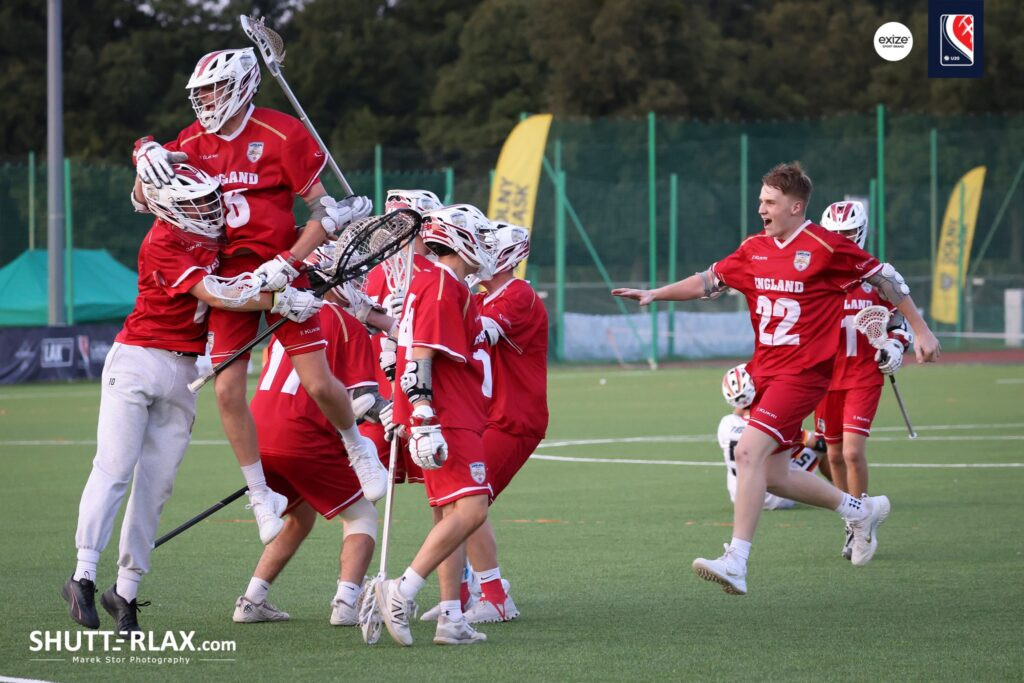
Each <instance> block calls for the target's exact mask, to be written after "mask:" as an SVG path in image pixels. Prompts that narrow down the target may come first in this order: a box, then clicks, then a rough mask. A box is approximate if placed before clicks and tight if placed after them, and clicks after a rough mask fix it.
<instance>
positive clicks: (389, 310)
mask: <svg viewBox="0 0 1024 683" xmlns="http://www.w3.org/2000/svg"><path fill="white" fill-rule="evenodd" d="M404 303H405V295H404V294H388V295H387V296H386V297H384V301H383V302H382V303H381V305H382V306H383V307H384V313H386V314H387V315H388V317H390V318H392V319H394V320H398V319H399V318H401V317H402V305H403V304H404Z"/></svg>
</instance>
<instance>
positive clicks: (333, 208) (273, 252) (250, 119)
mask: <svg viewBox="0 0 1024 683" xmlns="http://www.w3.org/2000/svg"><path fill="white" fill-rule="evenodd" d="M259 83H260V69H259V64H258V63H257V60H256V55H255V53H254V52H253V50H252V48H245V49H241V50H218V51H217V52H211V53H210V54H207V55H205V56H203V58H202V59H200V60H199V62H198V64H196V67H195V70H194V71H193V72H192V76H191V78H190V79H189V81H188V84H187V85H186V88H187V89H188V91H189V99H190V101H191V103H192V108H193V109H194V110H195V114H196V117H197V120H196V121H195V122H194V123H192V125H190V126H189V127H187V128H186V129H185V130H183V131H182V132H181V133H179V134H178V137H177V139H176V140H175V141H174V142H171V143H169V144H168V145H166V146H164V147H161V146H160V145H158V144H157V143H156V142H153V141H152V140H151V139H149V138H143V139H142V140H140V141H139V142H138V143H136V144H137V148H136V151H135V163H136V169H137V171H138V180H137V182H136V186H135V198H136V199H140V196H141V192H142V185H144V184H151V185H154V186H157V187H159V186H160V185H161V184H162V183H164V182H166V181H167V180H168V179H169V178H170V176H171V175H172V173H173V170H172V169H171V167H170V165H169V161H170V160H173V159H174V158H180V157H181V156H182V155H185V156H187V157H188V159H189V160H190V161H191V163H193V164H195V165H196V166H197V167H199V168H201V169H202V170H204V171H206V172H207V173H208V174H210V175H211V176H214V177H217V178H219V179H220V181H221V184H222V186H223V190H224V204H225V207H226V210H227V216H226V223H227V244H226V245H224V246H223V247H222V249H221V256H220V261H221V263H220V270H219V271H218V274H219V275H222V276H226V277H230V276H233V275H236V274H238V273H242V272H246V271H254V272H255V273H256V274H257V275H258V276H260V277H261V278H262V280H263V290H264V291H277V290H280V289H282V288H283V287H285V286H288V285H289V284H290V283H293V282H294V283H295V285H296V286H298V287H305V286H306V285H307V280H306V277H305V275H304V274H303V273H302V272H301V271H302V269H303V266H302V259H304V258H305V257H306V256H308V255H309V254H310V253H311V252H312V251H313V249H315V248H316V247H317V246H318V245H319V244H320V243H322V242H323V241H324V238H325V236H328V235H329V236H337V235H338V234H339V233H340V231H341V230H342V229H343V228H344V227H345V226H346V225H348V224H349V223H350V222H352V221H353V220H356V219H359V218H362V217H364V216H366V215H368V214H369V213H370V210H371V208H372V207H371V204H370V201H369V200H368V199H366V198H365V197H349V198H347V199H345V200H344V201H342V202H340V203H336V202H335V201H334V200H333V199H332V198H331V197H329V196H327V194H326V193H325V191H324V188H323V185H322V184H321V183H320V181H319V180H318V176H319V174H320V172H321V171H322V170H323V167H324V165H325V163H326V157H325V155H324V153H323V152H322V151H321V150H320V148H319V147H318V146H317V143H316V142H315V141H314V139H313V137H312V136H311V135H310V134H309V132H308V131H307V130H306V129H305V127H304V126H303V124H302V123H301V122H300V121H299V120H298V119H296V118H294V117H292V116H288V115H287V114H283V113H281V112H278V111H275V110H272V109H262V108H261V109H257V108H255V107H254V106H253V104H252V99H253V96H254V95H255V94H256V90H257V88H258V87H259ZM296 196H299V197H301V198H302V200H303V201H304V202H305V203H306V205H307V207H308V208H309V210H310V218H309V220H308V221H307V222H306V224H305V226H304V228H303V229H302V230H301V231H300V232H299V233H298V236H297V237H296V231H295V222H294V216H293V213H292V206H293V203H294V200H295V197H296ZM269 318H270V319H269V322H273V319H272V318H273V316H269ZM259 324H260V314H259V313H248V312H239V311H215V312H214V313H213V314H211V316H210V337H211V339H212V342H211V347H212V348H211V351H210V357H211V359H212V360H213V362H214V363H218V362H220V361H223V360H225V359H226V358H228V357H229V356H230V355H231V354H232V353H233V352H234V351H236V350H238V349H240V348H242V347H243V346H244V345H245V343H246V342H248V341H250V340H251V339H253V338H254V337H255V336H256V334H257V332H258V330H259ZM276 336H277V339H278V341H280V342H281V344H282V345H283V346H284V349H285V352H286V353H287V354H288V356H289V357H290V358H291V361H292V364H293V366H294V368H295V371H296V372H297V373H298V376H299V379H300V381H301V383H302V386H303V387H304V388H305V389H306V391H307V392H309V395H310V396H311V397H312V398H313V400H314V401H316V403H317V405H318V406H320V409H321V410H322V411H323V413H324V415H326V416H327V418H328V419H329V420H330V421H331V424H333V425H334V426H335V427H337V428H338V430H339V431H340V432H341V434H342V437H343V438H344V439H345V445H346V450H347V452H348V457H349V460H350V461H351V463H352V466H353V468H354V469H355V471H356V474H357V475H358V476H359V480H360V482H362V485H363V492H364V494H365V495H366V497H367V498H369V499H370V500H377V499H379V498H380V497H382V496H383V495H384V491H385V488H386V486H387V471H386V470H385V469H384V468H383V467H382V466H381V464H380V459H379V458H378V457H377V455H376V449H375V448H374V447H373V444H372V443H371V442H370V441H369V440H368V439H366V438H365V437H363V436H362V435H361V434H360V433H359V430H358V429H357V428H356V425H355V418H354V416H353V413H352V405H351V403H350V401H349V398H348V393H347V391H346V390H345V387H344V386H343V385H342V384H341V383H340V382H339V381H338V380H337V379H336V378H335V377H334V375H332V374H331V371H330V367H329V366H328V363H327V357H326V354H325V352H324V349H325V346H326V342H325V341H324V338H323V334H322V332H321V330H320V324H319V319H318V318H311V319H309V320H307V321H306V322H305V323H302V324H291V323H287V324H285V325H283V326H282V327H281V328H280V330H279V331H278V332H277V335H276ZM247 357H248V354H246V355H245V356H244V357H242V358H241V359H240V361H241V362H238V363H235V364H233V365H231V366H229V367H227V368H225V369H224V370H223V371H222V372H221V373H220V374H219V375H218V376H217V381H216V385H215V386H216V389H215V391H216V394H217V404H218V407H219V409H220V414H221V421H222V422H223V425H224V432H225V434H226V435H227V437H228V441H229V442H230V443H231V447H232V449H233V450H234V452H235V456H236V458H237V459H238V462H239V464H240V465H241V466H242V471H243V472H244V474H245V480H246V483H247V484H248V487H249V500H250V503H251V506H252V508H253V512H254V514H255V515H256V520H257V522H258V524H259V531H260V540H262V541H263V543H269V542H270V541H272V540H273V539H274V537H275V536H276V535H277V533H278V532H279V531H280V530H281V527H282V525H283V521H282V520H281V518H280V514H281V512H282V511H283V510H284V506H285V504H286V502H287V501H286V500H285V498H284V497H283V496H280V495H277V494H275V493H273V492H272V491H269V490H268V489H267V487H266V478H265V474H264V472H263V468H262V465H261V464H260V459H259V447H258V443H257V435H256V427H255V425H254V424H253V418H252V414H251V413H250V412H249V406H248V403H247V400H246V366H247V363H246V362H245V361H246V360H247Z"/></svg>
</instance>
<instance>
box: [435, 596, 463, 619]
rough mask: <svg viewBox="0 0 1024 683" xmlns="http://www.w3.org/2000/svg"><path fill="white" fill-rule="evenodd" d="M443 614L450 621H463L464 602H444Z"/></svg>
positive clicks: (442, 603) (442, 604)
mask: <svg viewBox="0 0 1024 683" xmlns="http://www.w3.org/2000/svg"><path fill="white" fill-rule="evenodd" d="M440 607H441V614H442V615H444V618H445V619H447V620H448V621H462V602H461V601H459V600H442V601H441V605H440Z"/></svg>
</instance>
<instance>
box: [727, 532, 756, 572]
mask: <svg viewBox="0 0 1024 683" xmlns="http://www.w3.org/2000/svg"><path fill="white" fill-rule="evenodd" d="M750 545H751V544H750V541H744V540H743V539H742V538H736V537H735V536H733V539H732V540H731V541H730V542H729V549H730V550H732V554H733V555H734V556H735V557H736V559H737V560H739V561H740V565H741V566H742V567H743V568H746V566H747V560H748V559H750Z"/></svg>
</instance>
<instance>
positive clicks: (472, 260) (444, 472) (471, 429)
mask: <svg viewBox="0 0 1024 683" xmlns="http://www.w3.org/2000/svg"><path fill="white" fill-rule="evenodd" d="M423 219H424V220H423V227H422V228H421V231H420V235H421V236H422V238H423V242H424V244H426V246H427V248H429V249H430V250H431V251H432V252H434V253H435V254H436V255H437V263H436V264H433V265H431V266H429V267H427V268H423V269H422V270H420V271H419V272H418V273H416V274H415V276H414V277H413V280H412V284H411V285H410V287H409V291H408V293H407V294H406V297H405V304H404V307H403V313H402V320H401V322H400V323H399V331H398V367H399V368H401V369H402V375H401V379H400V384H401V388H402V391H401V392H398V394H397V395H396V396H395V397H394V399H395V422H396V424H402V425H403V428H404V430H405V431H406V432H407V433H408V435H409V451H410V454H411V457H412V459H413V460H414V461H415V462H416V463H417V464H418V465H419V466H420V467H421V468H423V470H424V472H423V475H424V484H425V488H426V493H427V500H428V502H429V503H430V505H431V507H432V508H433V513H434V527H433V528H432V529H431V531H430V533H429V534H427V538H426V540H425V541H424V542H423V545H422V546H421V547H420V549H419V552H418V553H417V554H416V557H415V558H414V559H413V561H412V564H411V565H410V566H409V568H408V569H406V570H405V573H404V574H403V575H402V576H401V577H400V578H397V579H393V580H390V581H381V582H378V583H377V584H376V587H375V590H376V593H375V597H376V603H377V608H378V611H379V613H380V616H381V619H382V620H383V622H384V625H385V626H386V627H387V629H388V632H389V633H390V634H391V637H392V638H394V639H395V641H397V642H398V643H400V644H402V645H412V632H411V631H410V629H409V618H410V616H411V615H412V614H414V613H415V611H416V605H415V602H414V600H415V598H416V593H417V592H418V591H419V590H420V588H422V587H423V584H424V582H425V581H426V577H427V576H428V575H429V574H430V573H431V572H432V571H434V570H435V569H437V570H438V579H439V582H440V585H441V614H440V616H439V617H438V621H437V629H436V632H435V635H434V642H435V643H438V644H447V645H461V644H469V643H475V642H479V641H483V640H486V636H485V635H484V634H482V633H478V632H477V631H476V630H474V629H473V627H472V626H470V625H469V623H468V622H467V621H466V619H465V616H464V615H463V613H462V605H461V602H460V599H459V579H460V575H461V573H462V569H463V567H464V566H465V563H466V555H465V550H464V545H463V544H464V543H465V541H466V539H467V538H469V536H470V535H471V534H472V533H473V532H474V531H476V529H477V528H478V527H479V526H480V525H481V524H483V522H484V520H486V519H487V505H488V500H489V496H491V495H492V493H493V491H492V489H491V486H490V483H489V482H488V468H487V461H486V458H485V455H484V445H483V440H482V438H481V435H482V433H483V431H484V426H485V425H486V422H487V407H486V403H485V401H486V400H487V399H489V398H490V396H491V358H490V354H489V352H488V349H487V344H486V342H485V341H484V339H485V335H484V331H483V328H482V327H481V323H480V314H479V312H478V310H477V306H476V302H475V301H474V298H473V296H472V294H471V293H470V291H469V287H468V286H467V285H466V282H465V278H466V276H468V275H470V274H472V273H476V274H477V275H478V277H480V279H482V280H487V279H490V278H491V276H492V272H493V269H492V266H491V256H490V254H489V253H488V251H487V249H486V247H485V246H484V244H483V241H482V240H483V236H484V234H485V233H486V232H488V231H489V230H490V221H488V220H487V218H486V217H485V216H484V215H483V214H482V213H481V212H480V210H479V209H477V208H475V207H472V206H468V205H465V204H461V205H455V206H449V207H445V208H443V209H438V210H435V211H429V212H427V213H425V214H424V215H423Z"/></svg>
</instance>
